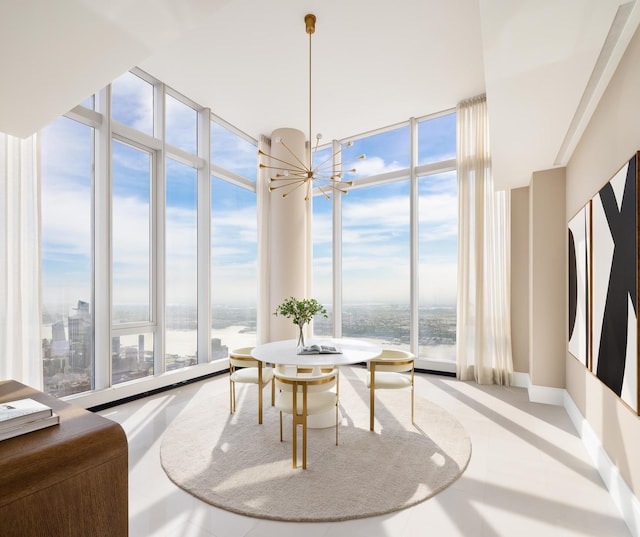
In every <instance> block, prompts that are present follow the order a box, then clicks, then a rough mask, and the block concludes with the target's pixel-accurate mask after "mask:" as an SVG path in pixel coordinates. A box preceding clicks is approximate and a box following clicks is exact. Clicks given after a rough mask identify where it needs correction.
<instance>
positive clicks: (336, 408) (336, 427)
mask: <svg viewBox="0 0 640 537" xmlns="http://www.w3.org/2000/svg"><path fill="white" fill-rule="evenodd" d="M337 445H338V402H337V401H336V446H337Z"/></svg>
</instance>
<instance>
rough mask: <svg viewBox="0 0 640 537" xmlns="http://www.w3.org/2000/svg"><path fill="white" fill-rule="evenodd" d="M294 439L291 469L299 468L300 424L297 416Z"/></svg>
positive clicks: (294, 422)
mask: <svg viewBox="0 0 640 537" xmlns="http://www.w3.org/2000/svg"><path fill="white" fill-rule="evenodd" d="M292 422H293V431H292V432H293V437H292V438H291V446H292V448H291V467H292V468H297V467H298V424H297V420H296V416H295V415H294V416H293V420H292Z"/></svg>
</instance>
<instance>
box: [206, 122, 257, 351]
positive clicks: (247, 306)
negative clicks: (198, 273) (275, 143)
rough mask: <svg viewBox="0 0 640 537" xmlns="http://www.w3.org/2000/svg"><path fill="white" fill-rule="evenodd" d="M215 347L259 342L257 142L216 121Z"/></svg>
mask: <svg viewBox="0 0 640 537" xmlns="http://www.w3.org/2000/svg"><path fill="white" fill-rule="evenodd" d="M211 166H212V176H211V353H212V356H213V357H214V358H219V357H225V356H227V354H228V352H229V351H230V350H232V349H234V348H239V347H251V346H255V345H256V333H257V332H256V315H257V304H258V283H257V281H258V269H257V259H258V240H257V239H258V227H257V225H258V221H257V214H256V194H255V189H256V175H257V147H256V145H255V143H253V142H252V141H250V140H248V139H247V138H246V137H244V136H242V135H241V134H240V133H238V132H237V131H234V130H233V129H232V127H231V126H228V125H224V124H222V122H220V121H212V123H211Z"/></svg>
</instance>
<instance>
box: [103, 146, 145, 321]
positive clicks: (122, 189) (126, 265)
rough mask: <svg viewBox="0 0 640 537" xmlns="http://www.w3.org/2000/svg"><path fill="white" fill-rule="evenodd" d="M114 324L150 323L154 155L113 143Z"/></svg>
mask: <svg viewBox="0 0 640 537" xmlns="http://www.w3.org/2000/svg"><path fill="white" fill-rule="evenodd" d="M112 155H113V185H112V192H113V193H112V198H113V199H112V203H111V211H112V212H111V214H112V222H111V232H112V239H111V240H112V252H113V259H112V263H113V289H112V301H113V310H112V320H113V323H116V324H117V323H129V322H136V321H150V320H151V294H150V288H151V263H150V256H151V155H150V154H149V153H147V152H145V151H141V150H139V149H135V148H133V147H131V146H128V145H125V144H123V143H120V142H117V141H114V142H113V152H112Z"/></svg>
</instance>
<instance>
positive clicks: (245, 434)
mask: <svg viewBox="0 0 640 537" xmlns="http://www.w3.org/2000/svg"><path fill="white" fill-rule="evenodd" d="M365 374H366V371H365V370H364V368H360V367H357V366H354V367H343V368H342V369H341V374H340V411H341V414H342V420H341V424H340V427H339V435H340V436H339V445H338V446H336V445H335V428H333V427H330V428H327V429H309V434H308V448H307V469H306V470H302V468H301V467H299V468H298V469H293V468H292V465H291V434H292V431H291V417H290V416H286V415H285V416H284V441H283V442H280V439H279V420H278V412H277V411H276V410H275V409H274V408H273V407H271V405H270V394H271V388H270V386H269V387H267V388H265V390H264V392H263V393H264V403H265V405H264V419H263V424H262V425H258V419H257V413H258V409H257V389H256V387H255V386H253V385H246V386H240V385H238V386H237V387H236V395H237V399H238V410H237V411H236V413H235V414H234V415H230V414H229V398H228V394H227V395H225V394H218V395H216V396H213V395H212V394H211V393H210V392H209V391H208V390H207V386H206V385H205V386H204V387H203V388H202V389H201V390H200V391H199V392H198V393H197V394H196V395H195V396H194V398H193V400H192V401H190V402H189V404H188V405H187V406H186V407H185V409H184V410H183V411H182V412H181V414H180V415H179V416H177V417H176V418H175V419H174V420H173V422H172V423H171V425H170V426H169V427H168V429H167V431H166V432H165V435H164V438H163V441H162V446H161V449H160V456H161V459H162V466H163V468H164V470H165V471H166V473H167V475H168V476H169V478H170V479H171V480H172V481H173V482H174V483H175V484H176V485H178V486H179V487H181V488H183V489H184V490H186V491H187V492H189V493H191V494H193V495H194V496H196V497H198V498H200V499H201V500H203V501H205V502H207V503H210V504H212V505H215V506H217V507H220V508H222V509H226V510H228V511H233V512H235V513H240V514H243V515H248V516H252V517H258V518H266V519H272V520H290V521H336V520H347V519H353V518H362V517H368V516H374V515H381V514H384V513H389V512H391V511H395V510H398V509H403V508H406V507H409V506H411V505H415V504H416V503H419V502H422V501H424V500H426V499H427V498H430V497H431V496H433V495H434V494H436V493H437V492H439V491H441V490H442V489H444V488H445V487H447V486H448V485H450V484H451V483H453V482H454V481H455V480H456V479H457V478H458V477H459V476H460V475H461V474H462V472H464V470H465V468H466V467H467V464H468V462H469V458H470V456H471V442H470V440H469V437H468V435H467V434H466V432H465V430H464V428H463V427H462V425H460V423H459V422H458V421H457V420H456V419H455V418H454V417H453V416H452V415H451V414H449V413H448V412H446V411H445V410H443V409H442V408H440V407H439V406H437V405H435V404H433V403H431V402H429V401H427V400H425V399H422V398H419V397H416V400H415V425H412V424H411V407H410V391H409V390H381V391H380V392H378V397H377V399H376V431H375V432H370V431H369V399H368V390H367V387H366V380H365V379H366V377H365ZM298 438H299V442H298V446H299V450H301V446H302V432H301V431H300V432H299V436H298ZM298 464H299V465H301V464H302V460H301V451H299V455H298Z"/></svg>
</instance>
